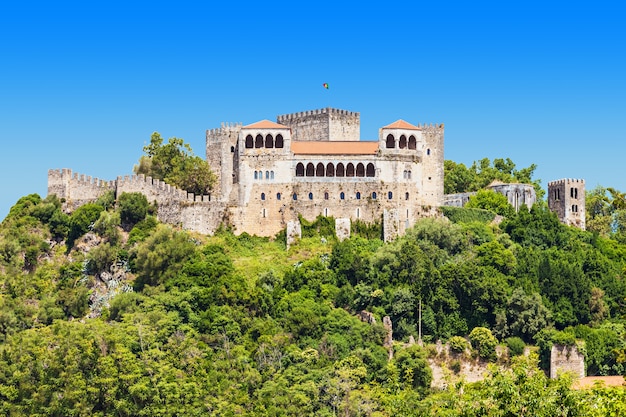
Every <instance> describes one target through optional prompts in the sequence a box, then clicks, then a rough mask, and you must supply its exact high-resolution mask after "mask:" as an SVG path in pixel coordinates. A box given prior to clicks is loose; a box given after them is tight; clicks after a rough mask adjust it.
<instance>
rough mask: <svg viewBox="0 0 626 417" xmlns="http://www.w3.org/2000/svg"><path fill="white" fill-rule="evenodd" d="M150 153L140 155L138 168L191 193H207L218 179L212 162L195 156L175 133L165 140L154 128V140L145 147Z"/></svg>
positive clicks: (139, 171) (152, 138)
mask: <svg viewBox="0 0 626 417" xmlns="http://www.w3.org/2000/svg"><path fill="white" fill-rule="evenodd" d="M143 150H144V152H145V153H146V155H143V156H142V157H141V158H140V159H139V164H138V165H135V168H134V171H135V173H137V174H144V175H147V176H151V177H152V178H156V179H159V180H163V181H165V182H167V183H168V184H171V185H174V186H176V187H178V188H181V189H183V190H186V191H188V192H190V193H194V194H198V195H202V194H207V193H209V191H210V190H211V188H212V187H213V184H214V183H215V175H214V174H213V172H211V169H210V167H209V164H208V163H207V162H206V161H205V160H204V159H202V158H200V157H199V156H195V155H194V154H193V151H192V150H191V146H189V144H187V143H185V142H184V141H183V140H182V139H179V138H175V137H172V138H170V139H169V141H168V143H166V144H163V138H162V137H161V135H160V134H159V133H157V132H154V133H153V134H152V136H151V138H150V144H149V145H147V146H144V148H143Z"/></svg>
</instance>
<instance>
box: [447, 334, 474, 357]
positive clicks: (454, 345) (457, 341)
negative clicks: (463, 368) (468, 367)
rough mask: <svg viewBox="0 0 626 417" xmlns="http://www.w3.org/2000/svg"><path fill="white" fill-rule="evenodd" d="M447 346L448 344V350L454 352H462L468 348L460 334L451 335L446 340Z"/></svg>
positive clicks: (466, 342)
mask: <svg viewBox="0 0 626 417" xmlns="http://www.w3.org/2000/svg"><path fill="white" fill-rule="evenodd" d="M448 346H450V350H451V351H452V352H455V353H463V352H465V349H468V348H469V343H468V341H467V340H466V339H465V338H464V337H461V336H452V337H451V338H450V339H449V340H448Z"/></svg>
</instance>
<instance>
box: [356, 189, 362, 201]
mask: <svg viewBox="0 0 626 417" xmlns="http://www.w3.org/2000/svg"><path fill="white" fill-rule="evenodd" d="M356 199H357V200H360V199H361V193H360V192H358V191H357V192H356Z"/></svg>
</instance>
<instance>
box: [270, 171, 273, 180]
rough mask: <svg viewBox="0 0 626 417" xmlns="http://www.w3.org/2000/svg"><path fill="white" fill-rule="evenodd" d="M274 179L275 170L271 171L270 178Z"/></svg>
mask: <svg viewBox="0 0 626 417" xmlns="http://www.w3.org/2000/svg"><path fill="white" fill-rule="evenodd" d="M273 179H274V171H270V180H273Z"/></svg>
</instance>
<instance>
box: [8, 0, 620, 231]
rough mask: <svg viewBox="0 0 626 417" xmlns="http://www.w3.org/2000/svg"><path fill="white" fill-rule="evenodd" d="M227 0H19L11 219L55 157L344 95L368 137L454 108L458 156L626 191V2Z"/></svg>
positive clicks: (125, 169)
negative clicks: (384, 128) (625, 5)
mask: <svg viewBox="0 0 626 417" xmlns="http://www.w3.org/2000/svg"><path fill="white" fill-rule="evenodd" d="M213 3H217V2H206V1H203V2H200V1H198V2H188V1H177V2H159V1H151V2H145V3H144V2H118V1H106V2H105V1H92V2H85V1H81V2H70V1H65V2H63V1H59V2H34V1H24V2H3V4H2V5H1V6H0V142H1V143H2V151H1V153H0V178H1V180H0V181H1V182H0V219H1V218H4V217H5V216H6V214H7V213H8V211H9V208H10V207H11V206H12V205H13V204H14V203H15V202H16V201H17V199H18V198H19V197H21V196H24V195H27V194H30V193H39V194H40V195H42V197H43V196H45V195H46V192H47V171H48V169H50V168H71V169H73V170H74V171H75V172H80V173H84V174H87V175H91V176H94V177H99V178H102V179H115V177H116V176H118V175H128V174H131V173H132V168H133V165H134V164H135V163H136V162H137V160H138V159H139V157H140V156H141V154H142V147H143V145H144V144H145V143H146V142H148V141H149V139H150V135H151V133H152V132H153V131H158V132H160V133H161V134H162V136H164V137H165V138H169V137H171V136H176V137H181V138H183V139H185V140H186V141H187V142H189V143H190V144H191V146H192V147H193V149H194V151H195V153H196V154H199V155H202V156H204V154H205V149H204V135H205V131H206V129H211V128H215V127H219V125H220V123H221V122H243V123H244V124H249V123H253V122H256V121H259V120H262V119H270V120H275V118H276V116H277V115H278V114H285V113H292V112H297V111H304V110H312V109H318V108H323V107H329V106H330V107H336V108H340V109H346V110H351V111H358V112H360V113H361V138H362V139H363V140H368V139H369V140H372V139H377V137H378V129H379V128H380V127H382V126H384V125H386V124H389V123H391V122H393V121H395V120H397V119H404V120H406V121H408V122H410V123H414V124H418V123H444V124H445V127H446V131H445V158H446V159H452V160H454V161H457V162H463V163H465V164H471V162H472V161H474V160H478V159H481V158H483V157H488V158H497V157H503V158H505V157H510V158H511V159H512V160H513V161H514V162H515V163H516V164H517V166H518V167H519V168H521V167H525V166H528V165H530V164H531V163H535V164H537V165H538V168H537V170H536V177H537V178H540V179H541V180H542V183H543V184H544V186H545V185H546V184H547V182H548V181H551V180H554V179H559V178H565V177H569V178H584V179H586V181H587V188H593V187H595V186H596V185H599V184H601V185H604V186H613V187H615V188H618V189H620V190H622V191H625V190H626V178H625V176H624V164H623V161H624V157H625V154H626V152H625V150H626V24H624V22H626V13H625V12H624V10H623V8H622V7H621V5H620V2H604V1H596V2H593V3H591V2H586V3H581V2H576V1H569V2H561V1H556V2H546V1H542V2H535V1H523V2H522V1H519V2H517V1H508V2H503V1H498V2H485V1H475V2H453V1H437V2H433V1H430V2H419V1H418V2H406V3H405V2H375V3H370V2H349V1H348V2H339V1H334V2H327V1H319V2H293V1H292V2H236V1H233V2H229V3H230V5H225V4H222V5H214V4H213ZM220 3H226V2H220ZM325 82H326V83H329V85H330V88H329V89H328V90H326V89H324V88H323V87H322V83H325Z"/></svg>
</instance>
